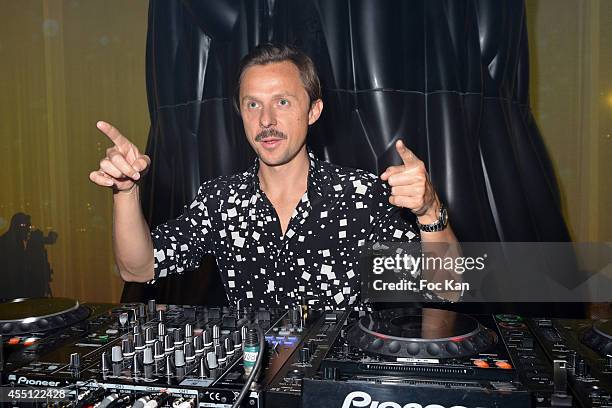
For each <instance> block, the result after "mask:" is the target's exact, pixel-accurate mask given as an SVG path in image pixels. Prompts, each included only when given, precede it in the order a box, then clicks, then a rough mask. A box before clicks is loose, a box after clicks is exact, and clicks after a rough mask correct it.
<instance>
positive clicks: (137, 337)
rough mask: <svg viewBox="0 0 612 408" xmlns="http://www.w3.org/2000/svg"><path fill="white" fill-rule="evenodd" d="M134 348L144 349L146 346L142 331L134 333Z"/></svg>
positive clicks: (137, 349)
mask: <svg viewBox="0 0 612 408" xmlns="http://www.w3.org/2000/svg"><path fill="white" fill-rule="evenodd" d="M134 348H135V349H136V351H143V350H144V348H145V342H144V338H143V337H142V334H140V333H136V334H134Z"/></svg>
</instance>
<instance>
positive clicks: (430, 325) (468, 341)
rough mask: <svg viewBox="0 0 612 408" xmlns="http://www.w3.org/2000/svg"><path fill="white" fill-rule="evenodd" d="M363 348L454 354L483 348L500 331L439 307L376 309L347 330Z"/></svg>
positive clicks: (397, 354)
mask: <svg viewBox="0 0 612 408" xmlns="http://www.w3.org/2000/svg"><path fill="white" fill-rule="evenodd" d="M347 340H348V341H349V342H350V343H352V344H353V345H354V346H356V347H359V348H360V349H362V350H364V351H366V352H369V353H373V354H379V355H385V356H393V357H405V358H455V357H466V356H471V355H474V354H476V353H479V352H482V351H484V350H486V349H487V348H489V347H491V346H492V345H494V344H495V343H496V342H497V335H496V334H495V332H493V331H492V330H490V329H488V328H486V327H484V326H483V325H481V324H480V323H479V322H478V321H477V320H476V319H474V318H473V317H471V316H467V315H463V314H460V313H455V312H450V311H446V310H438V309H423V310H422V311H421V313H418V314H415V313H414V312H410V311H407V310H405V309H391V310H383V311H379V312H374V313H372V314H369V315H366V316H364V317H362V318H361V319H360V320H359V321H358V322H357V323H356V324H355V325H354V326H353V327H352V328H351V329H350V330H349V331H348V333H347Z"/></svg>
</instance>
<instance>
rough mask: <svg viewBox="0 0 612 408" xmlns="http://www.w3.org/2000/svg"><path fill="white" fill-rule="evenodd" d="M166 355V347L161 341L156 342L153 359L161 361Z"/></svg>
mask: <svg viewBox="0 0 612 408" xmlns="http://www.w3.org/2000/svg"><path fill="white" fill-rule="evenodd" d="M165 355H166V353H165V350H164V345H163V344H161V342H159V341H155V343H153V358H155V359H156V360H161V359H162V358H164V356H165Z"/></svg>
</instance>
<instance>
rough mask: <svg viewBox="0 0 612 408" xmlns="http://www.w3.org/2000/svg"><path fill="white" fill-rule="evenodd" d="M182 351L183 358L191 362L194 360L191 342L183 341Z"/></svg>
mask: <svg viewBox="0 0 612 408" xmlns="http://www.w3.org/2000/svg"><path fill="white" fill-rule="evenodd" d="M183 352H184V353H185V360H187V362H192V361H194V360H195V351H194V350H193V344H191V343H185V345H184V346H183Z"/></svg>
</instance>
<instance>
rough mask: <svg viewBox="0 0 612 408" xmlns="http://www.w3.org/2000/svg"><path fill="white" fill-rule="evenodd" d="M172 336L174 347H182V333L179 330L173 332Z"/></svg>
mask: <svg viewBox="0 0 612 408" xmlns="http://www.w3.org/2000/svg"><path fill="white" fill-rule="evenodd" d="M173 335H174V347H179V346H182V345H183V343H184V339H183V331H182V330H181V329H176V330H174V332H173Z"/></svg>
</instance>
